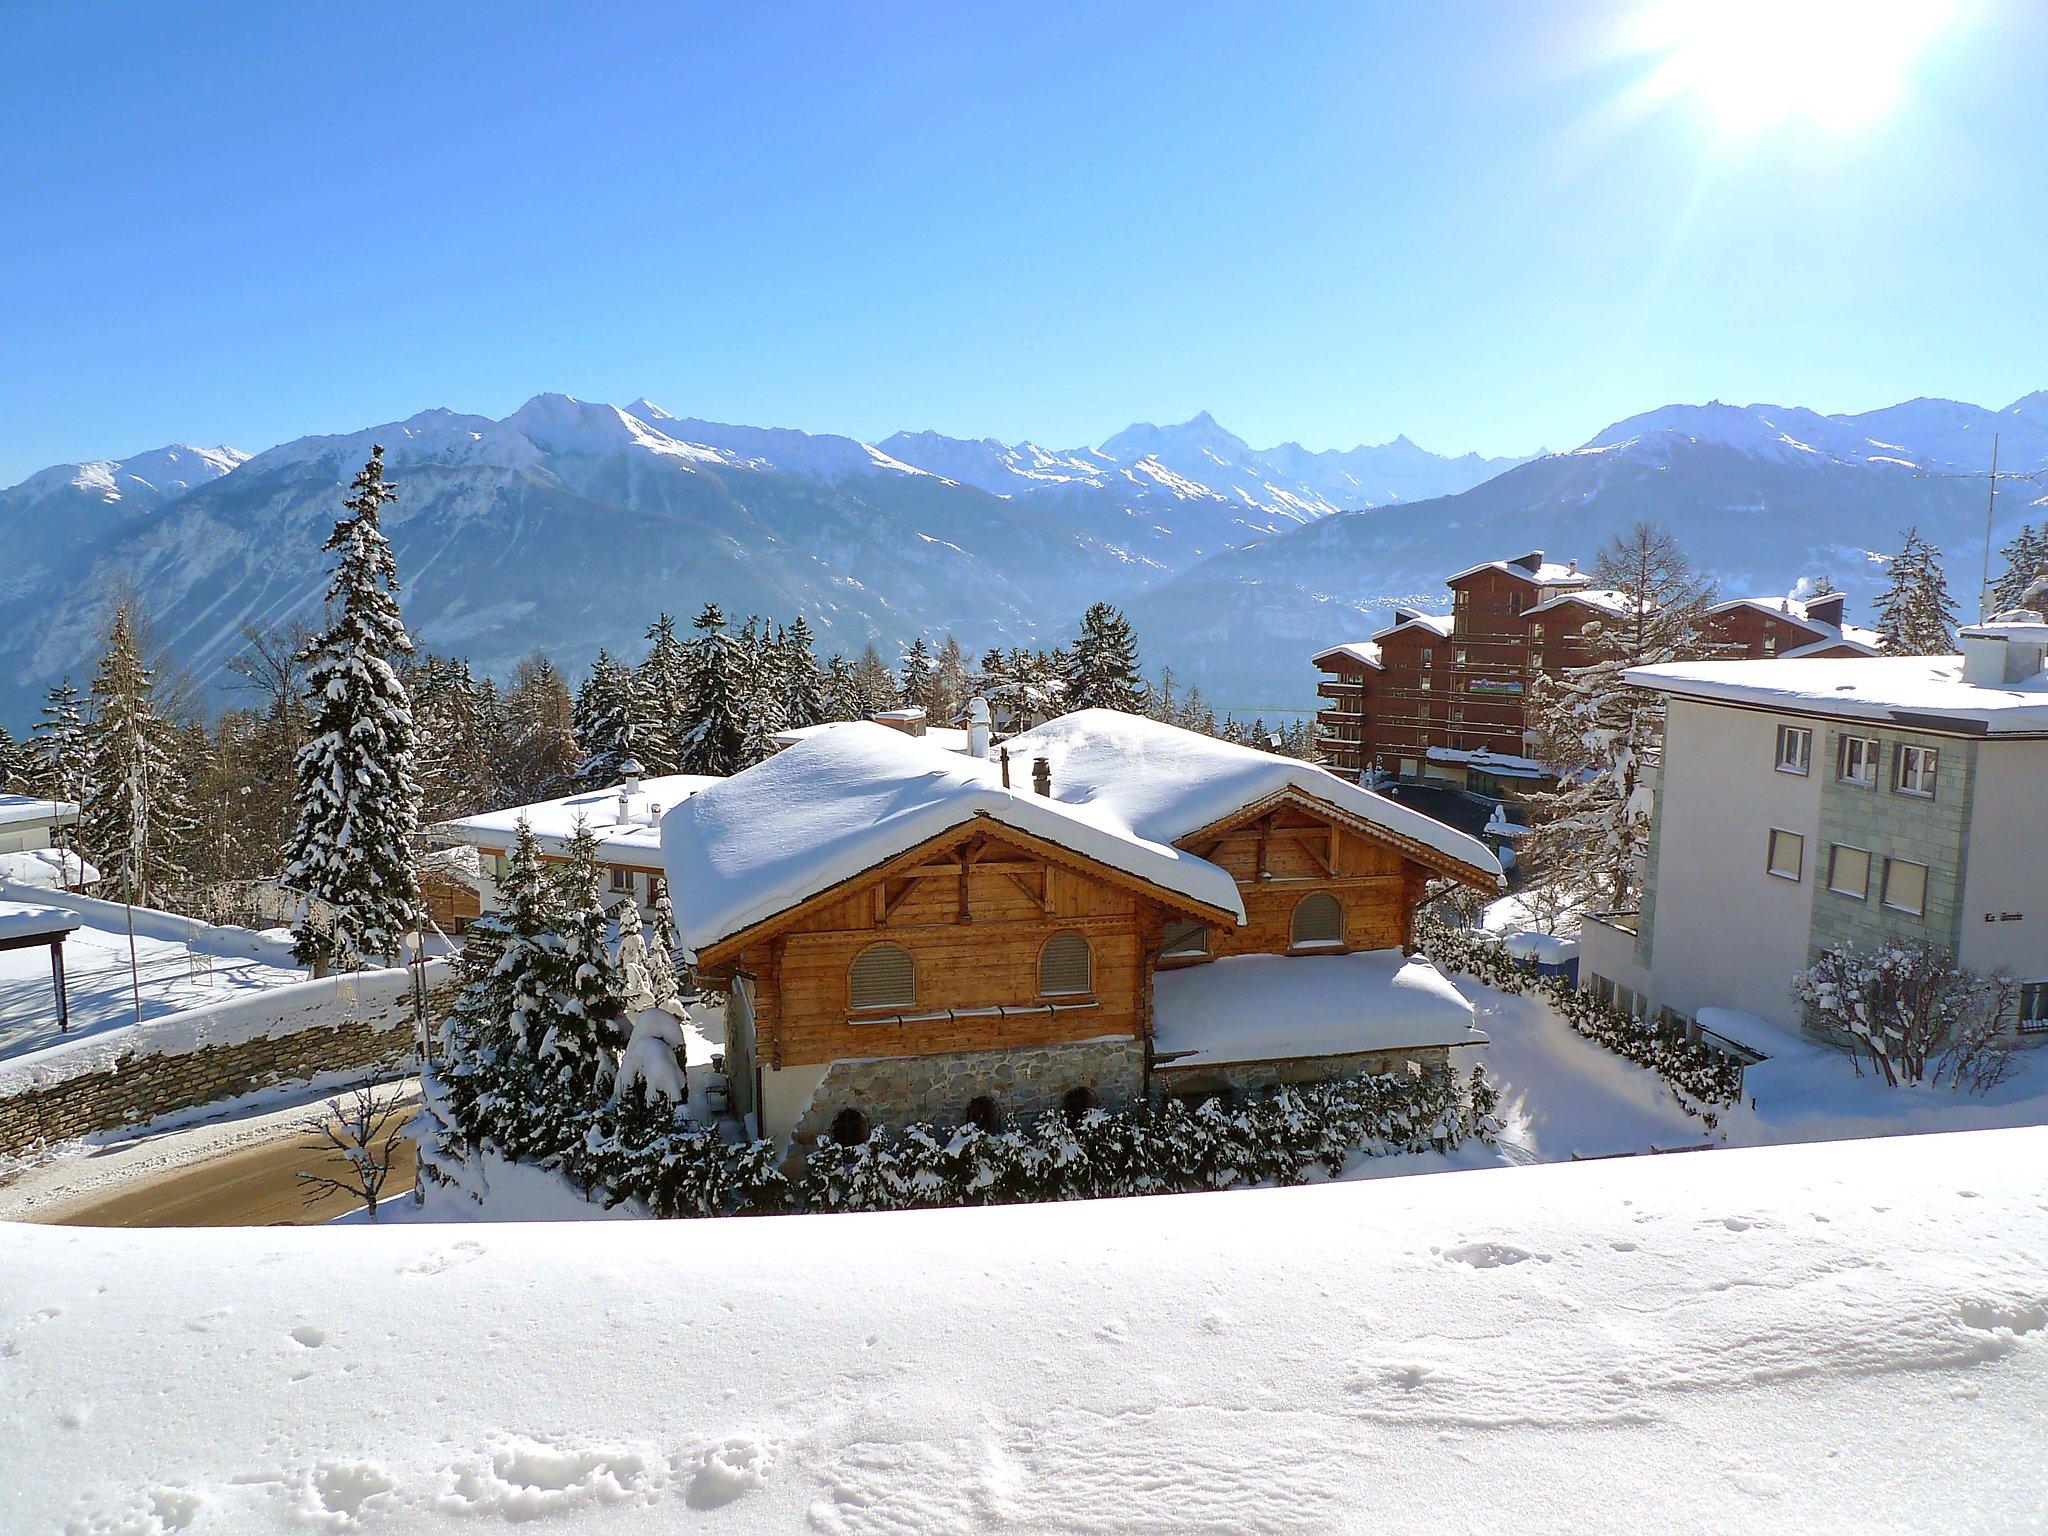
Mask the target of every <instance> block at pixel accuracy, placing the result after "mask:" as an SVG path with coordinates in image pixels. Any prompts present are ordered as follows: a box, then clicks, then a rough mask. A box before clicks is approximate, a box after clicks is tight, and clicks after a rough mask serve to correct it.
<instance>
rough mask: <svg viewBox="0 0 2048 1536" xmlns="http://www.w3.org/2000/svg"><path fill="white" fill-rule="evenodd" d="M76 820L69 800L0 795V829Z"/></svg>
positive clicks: (74, 807)
mask: <svg viewBox="0 0 2048 1536" xmlns="http://www.w3.org/2000/svg"><path fill="white" fill-rule="evenodd" d="M76 820H78V807H77V806H75V805H73V804H72V803H71V802H70V801H69V800H39V799H37V798H36V797H35V796H34V795H0V827H19V826H31V827H33V826H38V825H41V824H44V823H50V824H55V823H57V822H60V821H64V822H70V821H76Z"/></svg>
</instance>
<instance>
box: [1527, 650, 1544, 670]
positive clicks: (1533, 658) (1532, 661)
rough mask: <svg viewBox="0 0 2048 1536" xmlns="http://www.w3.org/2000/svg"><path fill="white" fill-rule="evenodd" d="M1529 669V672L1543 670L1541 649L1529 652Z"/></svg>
mask: <svg viewBox="0 0 2048 1536" xmlns="http://www.w3.org/2000/svg"><path fill="white" fill-rule="evenodd" d="M1529 670H1530V671H1531V672H1541V671H1542V670H1543V653H1542V652H1541V651H1531V652H1530V653H1529Z"/></svg>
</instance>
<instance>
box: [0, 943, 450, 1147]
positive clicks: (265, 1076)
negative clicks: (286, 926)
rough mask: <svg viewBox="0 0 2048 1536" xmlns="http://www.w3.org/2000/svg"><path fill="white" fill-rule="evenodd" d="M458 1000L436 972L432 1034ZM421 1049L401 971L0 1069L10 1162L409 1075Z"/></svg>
mask: <svg viewBox="0 0 2048 1536" xmlns="http://www.w3.org/2000/svg"><path fill="white" fill-rule="evenodd" d="M454 993H455V983H454V980H453V978H452V976H451V975H450V973H449V969H448V967H447V966H446V964H445V963H436V964H435V965H432V966H430V967H429V970H428V992H427V1018H428V1020H429V1023H430V1024H431V1023H432V1021H434V1020H436V1019H438V1018H440V1017H441V1016H442V1015H443V1014H445V1013H446V1012H447V1008H448V1005H449V1003H450V1002H451V1001H452V999H453V997H454ZM416 1044H417V1036H416V1034H415V1031H414V1028H413V1008H412V990H411V977H410V976H409V975H408V974H407V973H406V972H405V971H403V970H392V971H374V972H369V973H367V974H364V975H360V976H351V977H327V978H324V979H322V980H319V981H310V982H301V983H296V984H294V985H291V986H286V987H278V988H276V989H274V990H273V991H271V992H269V993H266V994H261V995H259V996H258V997H254V998H245V999H237V1000H236V1001H235V1002H233V1003H232V1004H227V1005H219V1006H216V1007H213V1008H205V1009H193V1010H190V1011H189V1012H187V1013H183V1014H170V1015H167V1016H165V1017H163V1018H160V1019H150V1020H147V1021H145V1022H144V1023H143V1024H142V1025H141V1026H139V1027H131V1028H129V1029H125V1030H119V1031H111V1032H109V1033H108V1034H107V1035H105V1036H101V1037H92V1038H87V1039H83V1040H79V1041H77V1042H75V1044H73V1045H70V1046H59V1047H56V1048H54V1049H52V1050H49V1051H43V1052H38V1053H37V1054H36V1055H35V1056H34V1057H30V1058H26V1059H23V1060H20V1061H14V1062H7V1063H4V1064H0V1155H11V1156H20V1155H22V1154H24V1153H27V1152H31V1151H33V1150H35V1149H36V1148H37V1147H38V1146H41V1145H45V1144H48V1143H52V1142H61V1141H70V1140H73V1139H75V1138H77V1137H80V1136H86V1135H90V1134H92V1133H93V1132H96V1131H110V1130H116V1129H119V1128H120V1127H122V1126H126V1125H138V1124H141V1123H142V1122H144V1121H148V1120H154V1119H156V1118H158V1117H160V1116H163V1115H168V1114H173V1113H175V1112H177V1111H178V1110H181V1109H192V1108H195V1107H197V1106H199V1105H202V1104H212V1103H216V1102H219V1101H220V1100H223V1099H232V1098H236V1097H238V1096H240V1095H242V1094H245V1093H254V1092H255V1091H257V1090H258V1089H261V1088H269V1087H273V1086H276V1085H278V1084H284V1083H297V1082H309V1081H311V1080H312V1079H314V1078H317V1077H321V1076H324V1075H328V1074H332V1073H352V1072H358V1071H360V1072H362V1073H363V1074H364V1075H366V1076H368V1075H370V1074H372V1073H378V1074H383V1073H389V1072H394V1071H399V1070H402V1069H404V1068H405V1067H407V1066H409V1065H410V1064H411V1062H412V1060H413V1055H414V1050H415V1046H416Z"/></svg>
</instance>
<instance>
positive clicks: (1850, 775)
mask: <svg viewBox="0 0 2048 1536" xmlns="http://www.w3.org/2000/svg"><path fill="white" fill-rule="evenodd" d="M1835 777H1836V778H1837V779H1839V780H1840V781H1841V782H1842V783H1844V784H1861V785H1862V786H1863V787H1864V788H1865V789H1872V788H1875V787H1876V785H1877V742H1876V741H1875V740H1873V739H1872V738H1870V737H1868V736H1844V737H1843V738H1842V739H1841V741H1840V742H1838V743H1837V744H1836V746H1835Z"/></svg>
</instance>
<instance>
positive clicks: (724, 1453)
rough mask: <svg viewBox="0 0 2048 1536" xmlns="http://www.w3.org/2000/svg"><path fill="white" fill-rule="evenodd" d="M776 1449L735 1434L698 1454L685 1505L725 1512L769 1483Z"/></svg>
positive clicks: (762, 1442) (684, 1500)
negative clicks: (727, 1508) (729, 1506)
mask: <svg viewBox="0 0 2048 1536" xmlns="http://www.w3.org/2000/svg"><path fill="white" fill-rule="evenodd" d="M774 1470H775V1452H774V1448H773V1447H771V1446H770V1445H768V1444H767V1443H766V1442H765V1441H761V1440H756V1439H754V1438H753V1437H752V1436H750V1435H734V1436H732V1437H730V1438H729V1439H726V1440H722V1441H720V1442H719V1443H718V1444H717V1445H714V1446H709V1447H707V1448H706V1449H705V1450H704V1451H702V1452H701V1453H699V1455H698V1457H697V1467H696V1470H695V1472H693V1473H692V1474H691V1477H690V1488H689V1492H688V1493H686V1494H685V1495H684V1496H683V1502H684V1503H686V1504H688V1505H689V1506H690V1508H692V1509H723V1508H724V1507H725V1506H726V1505H728V1504H730V1503H732V1501H733V1500H735V1499H738V1498H744V1497H745V1496H746V1495H747V1494H750V1493H752V1492H753V1491H754V1490H755V1489H757V1488H759V1487H761V1486H762V1485H763V1484H764V1483H766V1482H767V1481H768V1474H769V1473H770V1472H772V1471H774Z"/></svg>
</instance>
